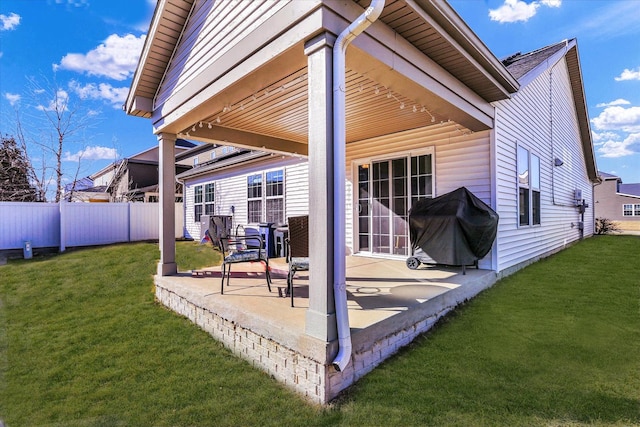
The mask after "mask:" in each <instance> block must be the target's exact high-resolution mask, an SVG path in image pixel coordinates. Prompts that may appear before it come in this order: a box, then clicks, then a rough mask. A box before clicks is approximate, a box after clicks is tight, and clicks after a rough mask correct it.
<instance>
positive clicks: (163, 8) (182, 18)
mask: <svg viewBox="0 0 640 427" xmlns="http://www.w3.org/2000/svg"><path fill="white" fill-rule="evenodd" d="M194 1H195V0H159V1H158V5H157V6H156V10H155V12H154V16H153V18H152V20H151V24H150V26H149V31H148V32H147V36H149V35H153V37H147V40H145V44H144V47H143V49H142V54H141V57H140V61H139V62H138V68H137V69H136V72H135V74H134V77H133V80H132V84H131V89H132V90H130V92H129V96H128V98H127V102H126V105H127V108H126V109H127V111H129V112H130V114H133V115H137V116H142V117H150V114H149V113H148V112H144V111H141V110H134V109H133V108H132V102H133V98H135V97H139V98H146V99H153V97H154V96H155V94H156V91H157V90H158V87H159V86H160V84H161V83H162V79H163V77H164V74H165V70H166V69H167V67H168V65H169V62H170V61H171V58H172V56H173V53H174V50H175V48H176V46H177V44H178V43H179V40H180V36H181V34H182V31H183V29H184V27H185V23H186V22H187V19H188V18H189V14H190V11H191V8H192V6H193V2H194ZM133 89H135V91H134V90H133Z"/></svg>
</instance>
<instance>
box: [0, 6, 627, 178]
mask: <svg viewBox="0 0 640 427" xmlns="http://www.w3.org/2000/svg"><path fill="white" fill-rule="evenodd" d="M295 1H304V0H295ZM450 3H451V5H452V6H453V8H454V9H455V10H456V11H457V12H458V13H459V14H460V16H461V17H462V18H463V19H464V20H465V21H466V22H467V23H468V25H469V26H470V27H471V29H472V30H473V31H475V32H476V33H477V34H478V36H479V37H480V39H481V40H482V41H483V42H484V43H485V44H486V45H487V47H488V48H489V49H490V50H491V51H492V52H493V53H494V54H495V55H496V56H497V57H498V58H503V57H506V56H508V55H511V54H513V53H516V52H523V53H524V52H528V51H531V50H535V49H538V48H540V47H543V46H547V45H550V44H553V43H556V42H559V41H561V40H564V39H569V38H574V37H575V38H577V40H578V48H579V51H580V58H581V64H582V73H583V78H584V83H585V91H586V96H587V107H588V110H589V115H590V118H591V128H592V131H593V135H594V138H593V140H594V144H595V151H596V156H597V162H598V168H599V169H600V170H602V171H605V172H609V173H615V174H617V175H619V176H620V177H622V179H623V181H624V182H625V183H632V182H640V42H639V41H638V40H640V1H639V0H619V1H617V0H451V1H450ZM154 6H155V1H154V0H2V1H1V2H0V132H2V134H3V135H4V134H9V135H15V134H16V124H17V120H16V117H19V119H20V124H21V126H22V129H23V133H24V134H25V137H26V139H27V142H28V143H29V144H30V145H29V150H30V152H29V154H30V157H31V158H32V159H33V161H34V163H35V164H36V167H37V168H38V167H41V166H40V165H41V162H42V161H43V160H44V162H45V164H46V165H47V166H51V165H52V160H51V159H50V158H47V154H46V153H45V152H43V151H42V149H41V148H40V147H39V146H38V145H35V144H34V141H40V142H45V143H49V144H50V142H49V141H50V140H51V138H52V130H53V129H54V128H53V127H52V126H51V125H50V124H47V123H46V113H47V112H48V113H51V106H52V105H53V104H52V102H54V101H53V98H54V95H55V94H56V90H55V89H58V91H57V99H58V102H61V101H62V102H68V106H69V111H73V112H74V114H75V117H76V120H75V122H76V124H79V125H81V126H79V129H77V130H76V131H75V132H74V133H72V134H71V135H70V136H69V138H68V141H67V144H66V147H65V150H64V151H65V153H64V159H63V160H64V161H63V167H64V170H65V173H66V174H67V176H66V177H65V179H66V180H69V179H73V176H74V175H75V174H76V173H77V174H78V176H79V177H82V176H87V175H90V174H91V173H93V172H96V171H98V170H99V169H101V168H103V167H104V166H106V165H108V164H109V163H111V162H113V161H114V160H115V159H119V158H122V157H128V156H131V155H133V154H136V153H138V152H140V151H143V150H145V149H147V148H149V147H152V146H154V145H155V144H156V143H157V141H156V139H155V137H154V136H153V134H152V129H151V123H150V121H149V120H146V119H141V118H137V117H129V116H127V115H126V114H124V112H123V111H122V109H121V106H122V104H123V103H124V100H125V97H126V94H127V91H128V88H129V86H130V84H131V78H132V76H133V72H134V71H135V67H136V64H137V58H138V55H139V52H140V50H141V48H142V44H143V43H144V37H145V34H146V32H147V29H148V26H149V22H150V20H151V17H152V15H153V9H154ZM49 117H50V115H49ZM85 120H86V121H85ZM53 137H55V136H53ZM79 158H80V161H78V159H79Z"/></svg>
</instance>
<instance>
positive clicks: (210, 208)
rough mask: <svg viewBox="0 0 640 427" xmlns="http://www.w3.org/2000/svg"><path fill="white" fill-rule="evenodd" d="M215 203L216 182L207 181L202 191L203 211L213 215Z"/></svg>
mask: <svg viewBox="0 0 640 427" xmlns="http://www.w3.org/2000/svg"><path fill="white" fill-rule="evenodd" d="M215 203H216V184H215V182H208V183H206V184H204V191H203V204H204V208H203V212H204V214H205V215H213V214H214V213H215V206H216V205H215Z"/></svg>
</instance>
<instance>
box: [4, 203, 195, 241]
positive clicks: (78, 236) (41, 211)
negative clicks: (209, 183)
mask: <svg viewBox="0 0 640 427" xmlns="http://www.w3.org/2000/svg"><path fill="white" fill-rule="evenodd" d="M159 209H160V207H159V204H158V203H67V202H60V203H22V202H0V250H4V249H21V248H23V246H24V242H26V241H29V242H31V247H33V248H51V247H58V248H60V250H61V251H64V250H65V248H67V247H73V246H93V245H105V244H110V243H120V242H134V241H140V240H157V239H158V238H159V233H160V216H159ZM183 229H184V210H183V207H182V204H181V203H176V230H175V231H176V232H175V235H176V238H181V237H183Z"/></svg>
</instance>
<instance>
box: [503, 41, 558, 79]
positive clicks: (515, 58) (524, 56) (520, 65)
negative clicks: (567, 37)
mask: <svg viewBox="0 0 640 427" xmlns="http://www.w3.org/2000/svg"><path fill="white" fill-rule="evenodd" d="M566 45H567V42H566V41H561V42H560V43H556V44H552V45H550V46H546V47H543V48H541V49H537V50H534V51H532V52H528V53H520V52H518V53H516V54H514V55H511V56H509V57H508V58H506V59H503V60H502V63H503V64H504V66H505V67H507V70H509V72H510V73H511V75H512V76H513V77H515V78H516V79H520V78H521V77H522V76H524V75H526V74H527V73H528V72H529V71H531V70H533V69H534V68H536V67H537V66H538V65H540V64H541V63H542V62H544V61H546V60H547V59H548V58H549V57H551V56H553V54H555V53H556V52H558V51H559V50H560V49H563V48H564V47H565V46H566Z"/></svg>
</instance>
